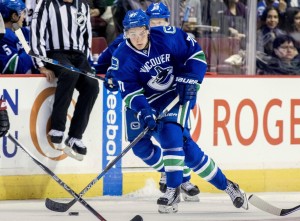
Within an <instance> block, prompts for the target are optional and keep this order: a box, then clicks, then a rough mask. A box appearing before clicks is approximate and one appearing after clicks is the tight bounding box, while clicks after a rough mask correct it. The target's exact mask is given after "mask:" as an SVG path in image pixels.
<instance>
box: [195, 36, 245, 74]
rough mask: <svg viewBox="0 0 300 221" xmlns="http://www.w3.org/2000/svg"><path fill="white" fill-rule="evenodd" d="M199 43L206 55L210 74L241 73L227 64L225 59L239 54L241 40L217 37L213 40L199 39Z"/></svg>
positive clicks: (207, 38)
mask: <svg viewBox="0 0 300 221" xmlns="http://www.w3.org/2000/svg"><path fill="white" fill-rule="evenodd" d="M197 42H198V43H199V44H200V46H201V47H202V50H203V51H204V53H205V55H206V61H207V65H208V69H207V71H208V72H217V73H218V74H236V73H237V72H238V71H239V70H237V68H236V67H234V66H233V65H230V64H226V63H225V59H227V58H229V57H230V56H231V55H234V54H237V53H238V52H239V50H240V41H239V39H236V38H231V37H224V36H216V37H212V38H210V37H204V38H197ZM240 74H241V73H240Z"/></svg>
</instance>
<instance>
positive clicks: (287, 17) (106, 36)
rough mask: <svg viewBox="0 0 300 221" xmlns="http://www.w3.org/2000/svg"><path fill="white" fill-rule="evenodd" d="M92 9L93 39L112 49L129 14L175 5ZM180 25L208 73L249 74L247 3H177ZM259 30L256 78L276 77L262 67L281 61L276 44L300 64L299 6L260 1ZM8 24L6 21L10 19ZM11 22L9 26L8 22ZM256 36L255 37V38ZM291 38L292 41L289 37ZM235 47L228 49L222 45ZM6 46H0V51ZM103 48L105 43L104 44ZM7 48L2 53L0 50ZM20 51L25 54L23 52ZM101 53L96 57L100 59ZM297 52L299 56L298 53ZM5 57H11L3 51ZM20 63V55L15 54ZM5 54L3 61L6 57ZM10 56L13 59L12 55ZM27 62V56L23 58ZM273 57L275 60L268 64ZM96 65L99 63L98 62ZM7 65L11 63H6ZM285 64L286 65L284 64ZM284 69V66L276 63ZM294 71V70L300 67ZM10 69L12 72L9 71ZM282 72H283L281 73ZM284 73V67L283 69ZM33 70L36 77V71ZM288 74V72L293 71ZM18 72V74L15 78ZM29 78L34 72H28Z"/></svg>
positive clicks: (93, 2) (112, 4)
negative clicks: (285, 45)
mask: <svg viewBox="0 0 300 221" xmlns="http://www.w3.org/2000/svg"><path fill="white" fill-rule="evenodd" d="M86 1H87V2H88V4H89V5H90V16H91V24H92V36H93V38H95V39H96V38H97V39H99V38H100V39H101V40H102V42H103V40H104V41H105V43H104V45H105V46H106V45H109V44H110V43H111V42H112V41H113V40H114V39H115V38H116V37H117V36H118V35H119V34H122V33H123V28H122V20H123V18H124V16H125V13H126V12H127V11H128V10H131V9H138V8H142V9H143V10H145V9H146V8H147V7H148V6H149V5H150V4H151V3H152V2H160V1H161V2H163V3H165V4H166V5H167V6H168V7H169V8H170V7H171V4H172V0H86ZM36 2H37V1H36V0H26V1H25V4H26V8H27V16H26V18H25V21H24V22H23V23H24V26H25V27H27V28H28V27H30V21H31V17H32V16H33V14H34V7H35V4H36ZM178 2H179V10H180V13H179V14H178V19H179V21H180V26H181V28H182V29H183V30H184V31H186V32H187V33H189V34H190V35H191V36H192V37H194V38H195V39H197V41H198V42H199V43H200V44H201V47H202V48H203V50H204V52H205V53H206V56H207V62H208V72H216V73H218V74H245V73H246V72H247V71H246V70H247V68H246V64H245V57H246V56H247V53H245V51H246V50H247V43H248V36H249V34H248V32H249V30H248V26H249V20H248V19H249V8H250V7H249V6H250V5H249V4H250V1H249V0H248V1H247V0H211V1H206V0H178ZM256 13H257V24H256V29H257V31H256V51H257V71H256V74H274V72H273V71H272V73H269V71H270V70H269V69H268V70H262V69H263V68H264V65H262V63H261V62H262V60H264V62H267V61H271V60H272V62H274V59H279V60H280V59H282V58H281V57H280V56H277V55H276V54H278V53H275V49H276V47H278V45H275V42H277V43H278V41H276V40H278V39H279V40H280V39H282V36H284V37H285V38H284V39H288V44H293V46H294V47H289V48H288V49H287V50H288V51H289V50H294V51H293V54H294V55H295V56H293V62H292V63H297V62H299V56H298V51H299V50H300V0H258V3H257V12H256ZM6 21H7V19H6ZM9 22H10V21H9ZM9 22H6V23H5V25H6V26H7V27H6V28H8V29H10V26H11V24H8V23H9ZM251 34H254V33H251ZM286 36H289V37H286ZM226 41H227V42H228V45H232V48H230V49H228V45H226V46H224V45H223V44H224V42H226ZM4 44H6V42H5V41H3V40H2V41H0V45H1V46H3V45H4ZM101 44H102V43H101ZM2 48H3V47H2ZM20 50H21V49H20ZM102 50H103V47H102V48H101V50H100V48H99V51H97V52H96V53H95V56H98V54H100V53H101V51H102ZM296 52H297V53H296ZM2 53H8V52H7V51H5V50H3V51H2ZM11 53H15V54H17V55H18V56H19V57H20V59H22V58H23V57H22V53H21V52H20V51H19V52H18V51H15V52H11ZM93 53H94V52H93ZM4 55H7V54H3V55H0V56H4ZM9 56H12V55H9ZM24 57H26V56H24ZM270 57H272V59H271V60H270ZM94 60H96V58H94ZM5 62H8V61H5ZM283 63H284V62H283ZM277 64H278V65H281V64H282V62H278V63H277ZM297 66H298V65H296V66H295V67H297ZM9 67H11V66H9ZM0 68H1V70H0V71H1V73H13V72H14V71H11V70H9V71H8V67H7V64H5V63H3V62H2V63H1V64H0ZM278 68H279V69H280V67H278ZM282 68H286V67H282ZM32 70H33V72H34V73H36V70H35V69H34V65H33V64H32ZM289 70H290V69H289ZM17 72H19V70H18V69H16V70H15V73H17ZM26 72H27V73H29V72H30V71H28V70H27V71H26ZM299 72H300V71H297V70H293V71H290V73H288V72H287V71H286V70H284V71H278V74H299Z"/></svg>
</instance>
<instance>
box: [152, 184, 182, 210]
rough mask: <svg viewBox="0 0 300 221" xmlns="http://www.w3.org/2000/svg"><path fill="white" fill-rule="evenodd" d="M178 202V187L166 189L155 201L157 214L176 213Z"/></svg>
mask: <svg viewBox="0 0 300 221" xmlns="http://www.w3.org/2000/svg"><path fill="white" fill-rule="evenodd" d="M179 202H180V187H177V188H169V187H168V188H167V190H166V193H165V194H164V195H163V196H162V197H160V198H159V199H158V200H157V204H158V212H159V213H176V212H177V211H178V203H179Z"/></svg>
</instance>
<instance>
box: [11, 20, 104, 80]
mask: <svg viewBox="0 0 300 221" xmlns="http://www.w3.org/2000/svg"><path fill="white" fill-rule="evenodd" d="M13 28H14V30H15V33H16V35H17V37H18V39H19V41H20V42H21V44H22V46H23V48H24V50H25V51H26V53H27V54H28V55H30V56H31V57H34V58H37V59H41V60H42V61H44V62H46V63H49V64H52V65H56V66H59V67H62V68H65V69H68V70H70V71H73V72H76V73H79V74H82V75H85V76H87V77H90V78H94V79H98V80H99V79H100V80H102V81H104V78H103V77H101V76H98V75H96V74H94V73H91V72H88V71H82V70H80V69H78V68H75V67H73V66H71V65H68V64H62V63H61V62H59V61H57V60H55V59H52V58H47V57H44V56H42V55H38V54H35V53H34V52H33V51H32V50H31V49H30V47H29V45H28V43H27V41H26V39H25V37H24V35H23V32H22V30H21V28H20V27H19V26H18V25H17V24H13Z"/></svg>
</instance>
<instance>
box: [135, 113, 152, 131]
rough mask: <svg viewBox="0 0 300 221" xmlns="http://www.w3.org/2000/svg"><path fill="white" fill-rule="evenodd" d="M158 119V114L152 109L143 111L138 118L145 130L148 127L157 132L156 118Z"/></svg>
mask: <svg viewBox="0 0 300 221" xmlns="http://www.w3.org/2000/svg"><path fill="white" fill-rule="evenodd" d="M155 117H156V112H155V110H153V109H152V108H145V109H142V110H141V111H140V112H138V114H137V118H138V120H139V122H140V123H141V124H142V125H143V126H144V128H146V127H148V128H149V129H150V130H155V128H156V121H155V120H154V118H155Z"/></svg>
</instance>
